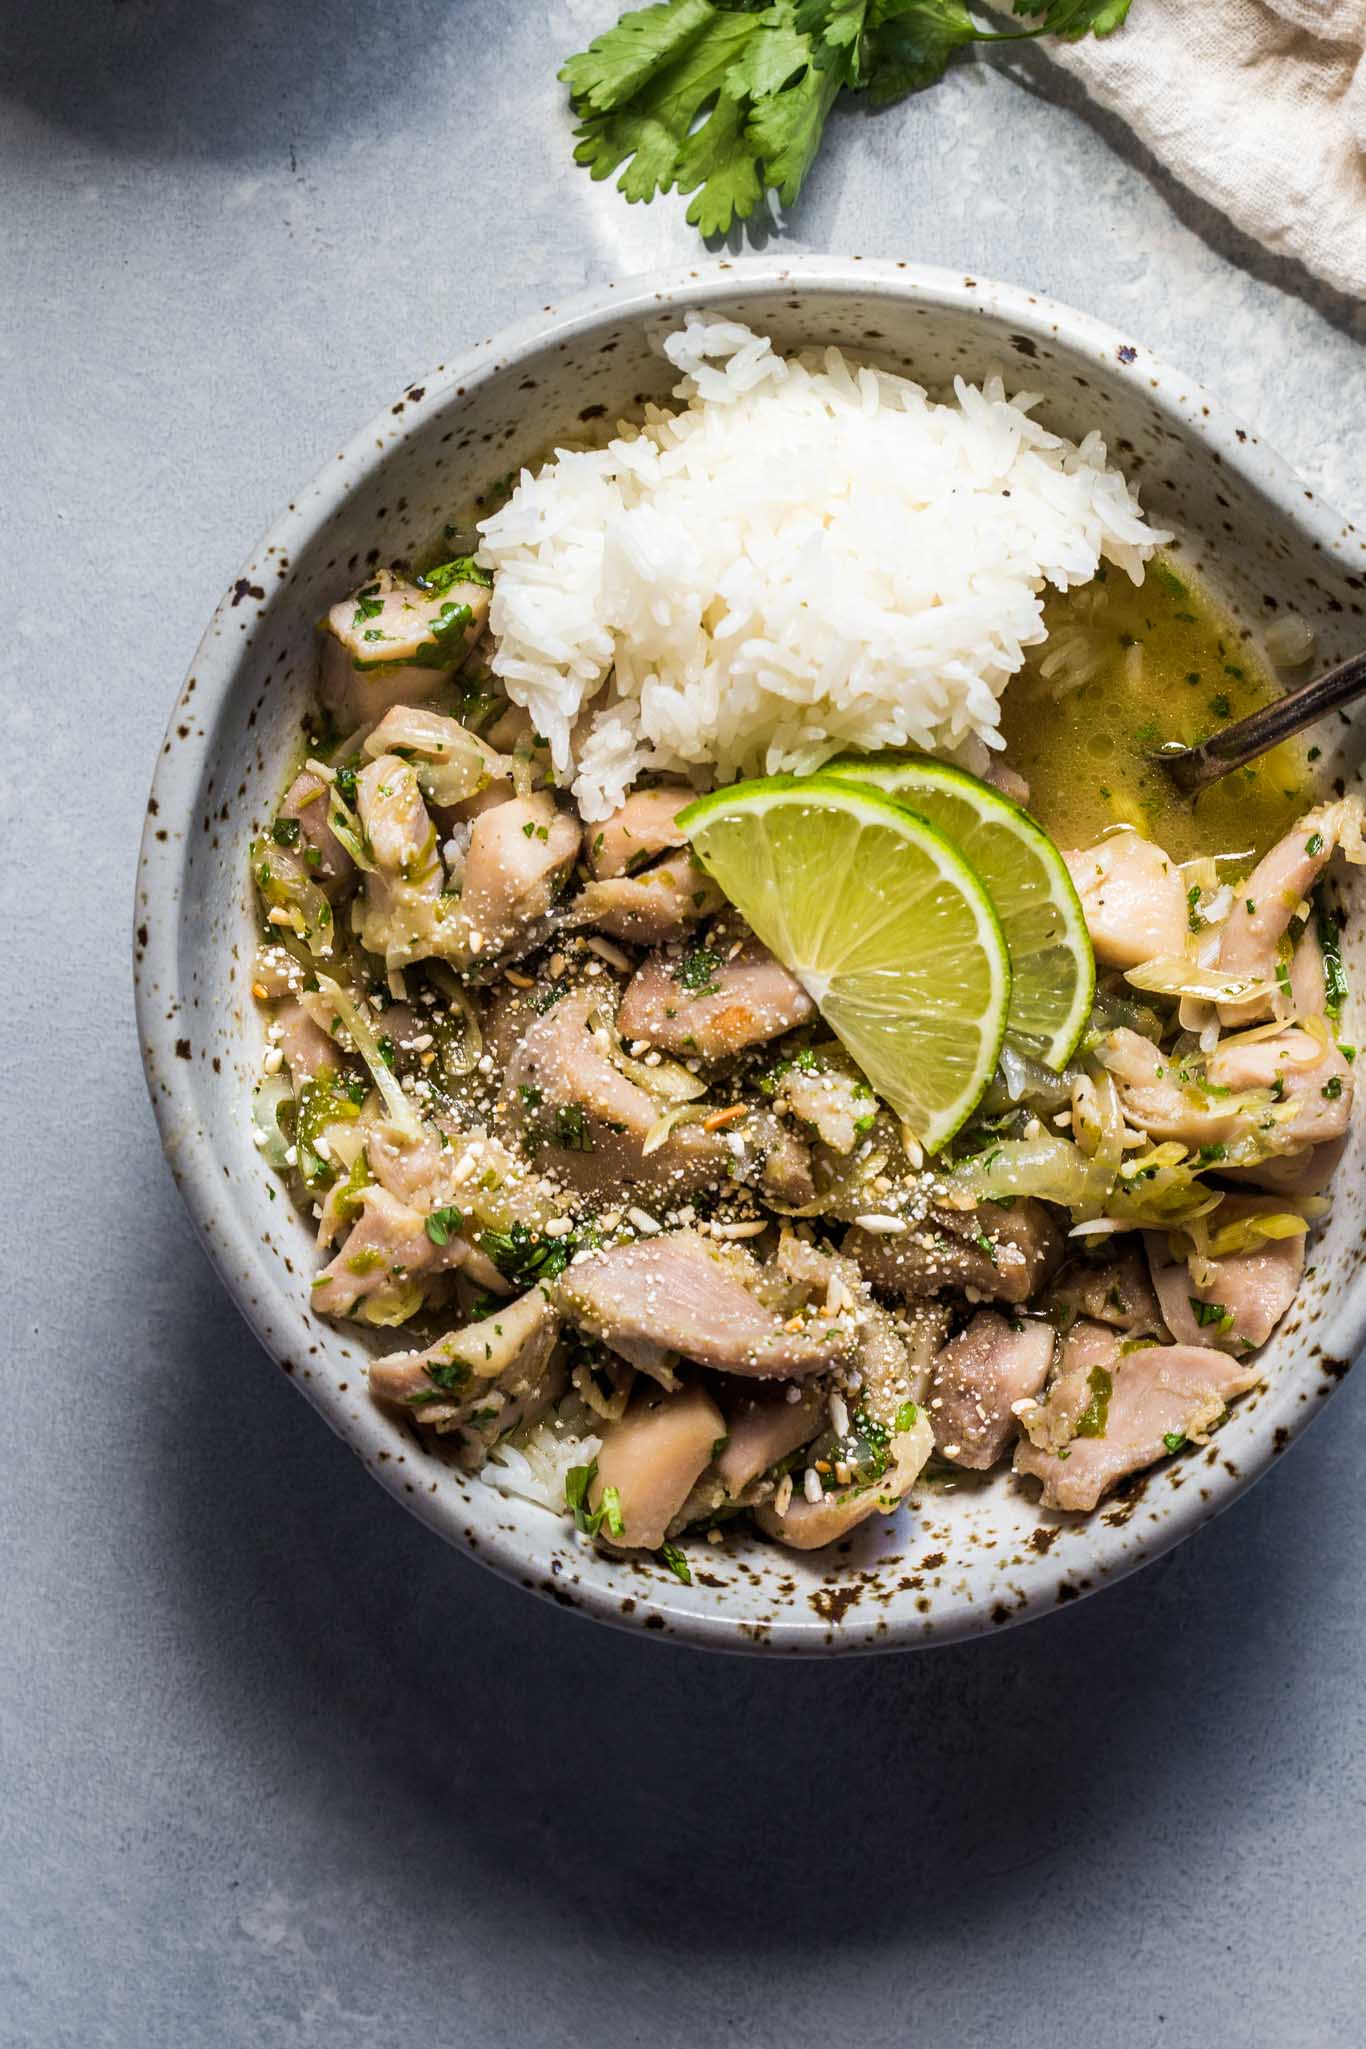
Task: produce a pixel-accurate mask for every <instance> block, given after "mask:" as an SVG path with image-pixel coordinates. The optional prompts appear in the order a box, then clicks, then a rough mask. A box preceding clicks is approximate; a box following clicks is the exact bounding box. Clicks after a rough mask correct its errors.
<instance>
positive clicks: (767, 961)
mask: <svg viewBox="0 0 1366 2049" xmlns="http://www.w3.org/2000/svg"><path fill="white" fill-rule="evenodd" d="M815 1014H816V1006H815V1004H814V1003H813V1002H812V1001H811V998H810V997H809V996H808V995H807V993H806V991H805V989H803V988H802V986H801V983H800V982H798V981H797V980H796V979H795V977H794V976H792V975H790V974H789V973H788V971H787V969H786V968H785V967H784V966H783V965H782V963H781V962H780V961H777V960H775V959H774V958H773V955H772V954H771V953H770V952H769V950H768V948H767V947H766V946H762V945H760V943H759V941H758V940H757V939H748V940H746V941H744V943H743V944H742V945H741V946H740V948H739V950H738V952H736V953H735V954H734V956H733V957H730V956H728V954H726V953H723V952H721V951H720V950H714V949H712V948H710V947H705V946H703V947H694V948H693V949H692V950H691V951H690V952H687V953H683V954H681V955H677V956H674V957H668V956H665V955H663V954H652V955H651V957H650V958H649V960H647V961H645V962H644V963H643V965H642V966H641V967H640V968H639V969H638V971H637V972H636V974H635V976H634V978H633V979H632V981H631V984H630V986H629V987H628V989H627V991H626V994H625V996H624V997H623V998H622V1003H621V1013H620V1017H619V1019H618V1022H619V1024H620V1027H621V1032H622V1036H623V1037H624V1038H627V1039H646V1040H648V1041H649V1043H650V1045H652V1046H658V1047H659V1048H660V1049H661V1050H662V1051H663V1052H666V1053H677V1054H680V1055H687V1054H694V1055H696V1057H697V1058H698V1059H700V1060H724V1059H726V1058H727V1057H728V1056H729V1055H730V1054H732V1053H739V1052H742V1051H743V1049H744V1048H745V1047H746V1046H757V1045H761V1044H762V1043H763V1042H764V1041H765V1040H767V1039H776V1038H779V1037H781V1035H782V1034H783V1033H784V1032H790V1031H792V1030H793V1028H794V1027H795V1026H797V1025H801V1024H807V1023H809V1022H810V1020H811V1019H812V1018H813V1017H814V1016H815Z"/></svg>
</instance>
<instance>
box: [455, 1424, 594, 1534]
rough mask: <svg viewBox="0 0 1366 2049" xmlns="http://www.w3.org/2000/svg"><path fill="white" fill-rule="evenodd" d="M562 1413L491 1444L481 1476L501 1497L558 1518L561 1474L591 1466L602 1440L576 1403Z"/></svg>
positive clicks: (562, 1502) (560, 1509) (562, 1477)
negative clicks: (548, 1511) (529, 1503)
mask: <svg viewBox="0 0 1366 2049" xmlns="http://www.w3.org/2000/svg"><path fill="white" fill-rule="evenodd" d="M562 1410H563V1413H562V1414H561V1415H559V1416H556V1415H553V1414H552V1415H550V1416H548V1417H546V1418H545V1419H544V1420H543V1421H542V1422H539V1423H532V1424H530V1425H529V1426H527V1427H526V1428H525V1429H522V1430H519V1431H517V1432H516V1433H515V1436H513V1437H510V1438H505V1439H504V1440H503V1442H502V1443H501V1444H498V1445H495V1446H494V1449H493V1451H492V1452H491V1454H490V1456H489V1458H488V1461H487V1463H486V1464H485V1465H484V1467H483V1469H482V1474H481V1477H482V1478H483V1479H485V1480H486V1481H488V1482H489V1483H490V1484H491V1485H492V1486H494V1487H497V1488H498V1489H499V1490H500V1492H501V1493H504V1494H518V1495H520V1496H521V1497H522V1499H523V1500H524V1501H535V1502H539V1504H540V1506H541V1507H542V1508H553V1509H555V1510H556V1511H557V1512H558V1513H560V1514H563V1512H564V1483H565V1476H566V1474H567V1473H568V1472H569V1469H570V1467H571V1466H587V1465H591V1464H592V1462H593V1460H594V1459H595V1458H596V1457H597V1455H598V1453H599V1452H600V1451H601V1450H602V1438H601V1436H600V1435H597V1434H595V1433H594V1431H593V1429H592V1428H591V1421H592V1419H591V1418H589V1417H588V1415H587V1414H586V1412H585V1411H584V1409H583V1407H582V1404H581V1403H579V1402H578V1401H576V1400H573V1399H571V1400H569V1401H567V1402H565V1403H563V1404H562Z"/></svg>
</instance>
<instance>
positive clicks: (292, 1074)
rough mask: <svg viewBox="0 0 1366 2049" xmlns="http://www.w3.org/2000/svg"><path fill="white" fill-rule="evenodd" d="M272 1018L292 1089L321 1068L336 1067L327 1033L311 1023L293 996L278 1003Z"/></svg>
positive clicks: (314, 1076) (335, 1059)
mask: <svg viewBox="0 0 1366 2049" xmlns="http://www.w3.org/2000/svg"><path fill="white" fill-rule="evenodd" d="M275 1022H276V1024H277V1025H278V1027H279V1031H280V1038H279V1045H280V1051H281V1052H282V1053H283V1054H284V1056H285V1066H286V1067H287V1068H288V1069H289V1078H290V1080H291V1081H292V1082H293V1084H294V1087H295V1088H296V1089H301V1088H302V1087H303V1085H304V1083H305V1082H306V1081H314V1080H316V1079H317V1077H318V1075H320V1074H321V1073H322V1072H323V1070H324V1069H325V1068H326V1069H331V1070H332V1071H333V1072H335V1071H336V1068H337V1065H338V1060H337V1049H336V1047H335V1046H334V1045H333V1043H332V1041H331V1039H329V1038H328V1036H327V1033H326V1032H325V1031H323V1030H321V1028H320V1027H319V1026H318V1025H316V1024H314V1022H313V1020H312V1018H311V1017H310V1016H309V1014H308V1012H307V1011H306V1010H305V1009H304V1007H303V1005H302V1003H296V1002H295V1001H294V1000H293V998H290V999H289V1000H287V1001H286V1002H284V1003H282V1004H281V1005H280V1007H279V1009H278V1010H277V1011H276V1013H275Z"/></svg>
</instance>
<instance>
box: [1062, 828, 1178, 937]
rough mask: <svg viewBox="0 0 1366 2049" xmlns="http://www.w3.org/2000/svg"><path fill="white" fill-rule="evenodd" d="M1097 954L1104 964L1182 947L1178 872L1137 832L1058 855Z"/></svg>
mask: <svg viewBox="0 0 1366 2049" xmlns="http://www.w3.org/2000/svg"><path fill="white" fill-rule="evenodd" d="M1063 860H1064V861H1065V862H1066V863H1067V867H1068V871H1069V873H1070V874H1071V877H1072V880H1073V882H1074V883H1075V884H1076V888H1077V895H1078V896H1079V897H1080V899H1081V908H1082V914H1083V916H1084V917H1085V919H1086V929H1087V931H1088V932H1089V933H1090V935H1091V944H1092V946H1093V947H1094V948H1095V954H1096V959H1097V960H1098V961H1100V962H1101V964H1102V965H1103V966H1104V967H1108V968H1136V967H1137V966H1138V965H1139V963H1140V961H1145V960H1153V959H1156V958H1157V957H1158V956H1159V955H1163V954H1179V953H1182V952H1184V951H1185V945H1186V934H1187V931H1188V929H1189V913H1188V908H1187V904H1186V892H1185V888H1184V885H1183V883H1182V880H1181V871H1180V869H1179V868H1178V867H1177V866H1176V864H1175V862H1173V861H1170V860H1169V859H1168V858H1167V856H1166V855H1165V854H1164V853H1163V851H1162V849H1161V847H1155V846H1154V845H1153V843H1152V841H1151V840H1145V839H1144V838H1143V837H1142V836H1141V834H1139V833H1136V832H1128V831H1125V832H1116V833H1112V834H1111V835H1110V837H1109V838H1108V839H1104V840H1102V841H1101V842H1100V844H1099V846H1095V847H1088V848H1087V849H1086V850H1085V852H1071V853H1065V854H1064V855H1063Z"/></svg>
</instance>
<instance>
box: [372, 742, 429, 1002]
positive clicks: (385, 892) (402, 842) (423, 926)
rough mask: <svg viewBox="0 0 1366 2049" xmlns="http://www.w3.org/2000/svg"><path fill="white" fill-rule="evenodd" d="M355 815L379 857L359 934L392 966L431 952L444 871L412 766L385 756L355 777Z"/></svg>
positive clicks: (373, 851)
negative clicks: (356, 813) (357, 816)
mask: <svg viewBox="0 0 1366 2049" xmlns="http://www.w3.org/2000/svg"><path fill="white" fill-rule="evenodd" d="M356 810H357V812H358V814H359V817H360V822H361V825H362V827H363V829H364V832H365V836H366V839H367V840H368V841H369V844H370V849H371V852H372V854H373V856H374V861H375V867H374V870H373V871H372V872H370V873H368V874H367V875H366V877H365V891H364V899H363V908H362V912H361V916H360V920H359V923H358V924H357V927H356V929H357V934H358V936H359V939H360V942H361V945H362V946H364V947H367V948H368V949H369V950H370V951H371V952H372V953H382V954H383V955H384V957H385V959H386V961H387V962H388V964H389V965H390V966H391V967H398V966H402V965H404V964H406V963H407V962H408V961H411V960H417V959H419V958H421V956H422V955H424V954H426V953H428V952H430V951H431V943H432V934H433V932H434V930H435V926H436V920H437V915H438V905H439V902H440V898H441V893H442V891H443V889H444V888H445V886H446V877H445V872H444V870H443V869H442V866H441V857H440V855H439V854H438V852H437V846H436V828H435V827H434V826H433V824H432V821H431V818H430V816H429V814H428V811H427V806H426V804H425V803H424V802H423V799H422V792H421V790H420V789H419V788H418V786H417V777H416V775H415V774H414V773H413V770H412V767H411V764H410V763H408V762H406V761H400V760H399V758H398V756H397V755H396V754H382V755H380V757H379V759H378V760H377V761H372V762H369V763H368V764H367V765H366V767H364V768H363V769H362V770H361V772H360V774H359V775H358V776H357V778H356Z"/></svg>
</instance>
